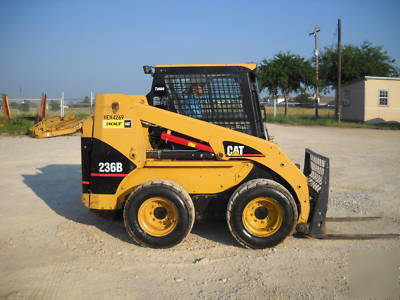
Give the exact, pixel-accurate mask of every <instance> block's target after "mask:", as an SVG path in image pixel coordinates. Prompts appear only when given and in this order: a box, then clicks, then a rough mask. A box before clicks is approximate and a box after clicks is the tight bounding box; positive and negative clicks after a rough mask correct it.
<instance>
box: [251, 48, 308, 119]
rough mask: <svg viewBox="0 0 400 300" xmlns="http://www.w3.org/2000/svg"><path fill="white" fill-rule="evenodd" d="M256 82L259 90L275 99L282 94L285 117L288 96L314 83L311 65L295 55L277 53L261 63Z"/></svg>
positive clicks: (286, 114)
mask: <svg viewBox="0 0 400 300" xmlns="http://www.w3.org/2000/svg"><path fill="white" fill-rule="evenodd" d="M258 81H259V88H260V90H264V89H267V90H268V93H269V94H270V95H271V96H273V97H277V95H278V93H279V92H280V93H282V95H283V97H284V99H285V116H286V117H287V116H288V98H289V94H290V93H293V92H299V91H302V90H305V89H307V88H309V87H311V86H313V85H314V83H315V74H314V70H313V67H312V65H311V63H310V62H309V61H307V60H305V59H304V58H303V57H301V56H299V55H297V54H291V53H290V52H287V53H282V52H280V53H278V54H276V55H275V56H274V58H273V59H270V60H263V61H262V62H261V65H260V68H259V72H258Z"/></svg>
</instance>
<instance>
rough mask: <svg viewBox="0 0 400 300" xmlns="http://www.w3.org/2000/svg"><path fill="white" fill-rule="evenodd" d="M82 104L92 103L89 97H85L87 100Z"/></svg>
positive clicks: (84, 99)
mask: <svg viewBox="0 0 400 300" xmlns="http://www.w3.org/2000/svg"><path fill="white" fill-rule="evenodd" d="M82 103H83V104H89V103H90V99H89V97H88V96H85V98H83V101H82Z"/></svg>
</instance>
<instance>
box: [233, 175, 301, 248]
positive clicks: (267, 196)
mask: <svg viewBox="0 0 400 300" xmlns="http://www.w3.org/2000/svg"><path fill="white" fill-rule="evenodd" d="M226 217H227V222H228V226H229V230H230V231H231V233H232V235H233V237H234V238H235V239H236V240H237V241H238V242H239V243H240V244H242V245H243V246H245V247H247V248H254V249H262V248H270V247H274V246H276V245H277V244H279V243H281V242H282V241H283V240H284V239H285V238H286V237H287V236H288V235H289V234H290V233H291V232H292V231H293V229H294V226H295V225H296V222H297V217H298V213H297V207H296V203H295V202H294V200H293V197H292V195H291V194H290V193H289V192H288V190H287V189H285V188H284V187H283V186H282V185H281V184H279V183H277V182H275V181H273V180H269V179H254V180H250V181H248V182H246V183H244V184H242V185H241V186H239V188H238V189H237V190H236V191H235V192H234V193H233V195H232V196H231V198H230V200H229V203H228V208H227V215H226Z"/></svg>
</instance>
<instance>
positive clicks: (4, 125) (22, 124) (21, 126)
mask: <svg viewBox="0 0 400 300" xmlns="http://www.w3.org/2000/svg"><path fill="white" fill-rule="evenodd" d="M32 126H33V121H31V120H28V119H27V118H26V116H23V115H19V116H16V117H13V118H11V120H9V121H1V122H0V134H10V135H20V134H27V133H28V130H29V128H30V127H32Z"/></svg>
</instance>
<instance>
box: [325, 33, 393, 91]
mask: <svg viewBox="0 0 400 300" xmlns="http://www.w3.org/2000/svg"><path fill="white" fill-rule="evenodd" d="M364 76H385V77H396V76H399V69H398V68H397V67H396V66H395V60H394V59H392V58H391V57H390V56H389V55H388V54H387V52H386V51H384V50H383V48H382V47H380V46H378V47H376V46H373V45H372V43H370V42H367V41H365V42H364V43H363V44H361V46H354V45H350V44H349V45H345V46H344V47H343V49H342V83H348V82H351V81H354V80H357V79H360V78H362V77H364ZM320 77H321V81H322V85H323V86H324V87H325V88H329V87H335V86H336V85H337V50H336V48H333V47H330V48H325V49H324V50H323V51H322V53H321V60H320Z"/></svg>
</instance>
